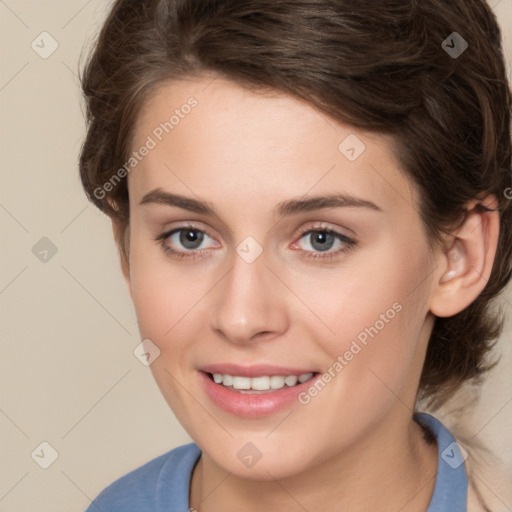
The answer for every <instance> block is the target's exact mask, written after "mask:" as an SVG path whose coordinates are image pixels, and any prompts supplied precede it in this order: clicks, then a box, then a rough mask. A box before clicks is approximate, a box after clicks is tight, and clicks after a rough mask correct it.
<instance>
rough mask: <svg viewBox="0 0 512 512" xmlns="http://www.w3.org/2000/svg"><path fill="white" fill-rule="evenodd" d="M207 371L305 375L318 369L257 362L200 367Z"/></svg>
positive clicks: (245, 374)
mask: <svg viewBox="0 0 512 512" xmlns="http://www.w3.org/2000/svg"><path fill="white" fill-rule="evenodd" d="M199 370H200V371H202V372H206V373H222V374H224V373H227V374H228V375H238V376H240V377H261V376H264V375H268V376H272V375H283V376H284V377H286V376H287V375H297V377H298V376H299V375H303V374H304V373H310V372H311V373H316V372H317V370H312V369H311V368H308V369H304V368H290V367H284V366H273V365H268V364H256V365H252V366H240V365H237V364H229V363H225V364H209V365H206V366H202V367H201V368H199Z"/></svg>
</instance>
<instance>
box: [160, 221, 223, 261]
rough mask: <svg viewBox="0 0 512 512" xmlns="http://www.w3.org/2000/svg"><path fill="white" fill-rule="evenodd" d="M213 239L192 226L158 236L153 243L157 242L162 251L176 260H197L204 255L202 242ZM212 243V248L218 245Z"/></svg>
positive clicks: (181, 227)
mask: <svg viewBox="0 0 512 512" xmlns="http://www.w3.org/2000/svg"><path fill="white" fill-rule="evenodd" d="M208 239H211V240H213V238H212V237H211V236H210V235H208V233H206V232H205V231H203V230H201V229H199V228H197V227H196V226H193V225H187V226H180V227H177V228H175V229H172V230H171V231H167V232H165V233H162V234H161V235H158V236H157V237H156V238H155V241H157V242H159V243H160V245H161V246H162V249H163V250H164V251H165V252H166V253H168V254H172V255H173V256H175V257H177V258H189V257H192V258H199V257H202V256H204V255H205V253H206V252H207V251H205V250H204V249H205V247H204V246H203V247H202V248H201V246H202V244H203V242H207V241H208ZM213 241H214V244H213V246H218V245H219V244H218V243H217V242H215V240H213Z"/></svg>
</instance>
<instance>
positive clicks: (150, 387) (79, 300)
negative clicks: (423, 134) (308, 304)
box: [0, 0, 512, 512]
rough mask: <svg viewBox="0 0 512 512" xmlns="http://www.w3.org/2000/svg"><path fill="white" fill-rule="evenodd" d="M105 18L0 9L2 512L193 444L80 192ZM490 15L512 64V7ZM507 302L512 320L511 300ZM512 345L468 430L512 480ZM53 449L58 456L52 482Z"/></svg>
mask: <svg viewBox="0 0 512 512" xmlns="http://www.w3.org/2000/svg"><path fill="white" fill-rule="evenodd" d="M109 5H110V2H105V1H104V0H89V1H86V0H60V1H50V0H38V1H36V0H32V1H28V0H26V1H23V0H0V20H1V21H0V38H1V50H0V51H1V60H0V62H1V69H0V119H1V121H0V130H1V148H0V149H1V160H0V165H1V184H0V225H1V233H2V235H1V253H0V254H1V256H0V258H1V260H0V262H1V264H0V336H1V350H0V389H1V395H0V439H1V441H0V442H1V452H0V461H1V462H0V512H17V511H24V512H28V511H40V512H50V511H51V512H57V511H76V512H80V511H82V510H84V509H85V508H86V507H87V506H88V504H89V503H90V501H91V499H93V498H94V497H95V496H96V495H97V493H98V492H99V491H100V490H101V489H103V488H104V487H105V486H106V485H107V484H109V483H110V482H112V481H113V480H114V479H115V478H117V477H119V476H121V475H122V474H124V473H126V472H127V471H129V470H131V469H133V468H135V467H137V466H139V465H141V464H142V463H143V462H145V461H147V460H149V459H151V458H153V457H155V456H157V455H159V454H161V453H164V452H165V451H167V450H169V449H171V448H173V447H174V446H177V445H180V444H183V443H186V442H189V438H188V436H187V434H186V433H185V432H184V431H183V429H182V428H181V426H180V425H179V424H178V423H177V421H176V420H175V419H174V417H173V415H172V413H171V412H170V411H169V409H168V407H167V405H166V404H165V402H164V400H163V398H162V397H161V395H160V392H159V390H158V388H157V387H156V385H155V384H154V382H153V380H152V377H151V374H150V371H149V369H148V368H146V367H144V366H143V365H142V364H141V363H140V362H139V360H138V359H136V358H135V357H134V355H133V353H132V351H133V349H134V348H135V347H136V346H137V345H138V344H139V342H140V339H139V336H138V332H137V325H136V321H135V315H134V312H133V308H132V304H131V302H130V299H129V296H128V293H127V290H126V289H125V285H124V281H123V280H122V277H121V273H120V270H119V267H118V262H117V254H116V250H115V246H114V243H113V240H112V237H111V231H110V225H109V222H108V220H107V218H106V217H104V216H103V215H102V214H100V213H99V212H98V211H96V210H95V209H94V207H93V206H92V205H89V204H88V202H87V200H86V198H85V196H84V194H83V192H82V189H81V186H80V183H79V178H78V171H77V155H78V151H79V148H80V144H81V140H82V138H83V136H84V121H83V115H82V106H81V105H82V104H81V100H80V95H79V88H78V80H77V76H76V72H77V69H78V57H79V55H80V52H81V49H82V47H83V46H84V45H86V44H87V43H88V42H90V41H91V40H92V38H93V37H94V35H95V33H96V31H97V30H98V28H99V26H100V25H101V22H102V20H103V19H104V16H105V14H106V12H107V8H108V6H109ZM493 6H494V8H495V11H496V13H497V14H498V17H499V19H500V22H501V23H502V27H503V32H504V38H505V44H506V46H507V59H508V61H509V63H510V62H511V55H512V0H501V1H498V0H494V2H493ZM44 31H46V32H48V33H49V34H50V35H51V37H53V38H54V39H55V40H56V41H57V43H58V45H59V46H58V49H57V50H56V51H55V52H54V53H53V54H52V55H51V56H50V57H49V58H47V59H43V58H41V57H40V56H39V54H38V53H36V52H35V51H34V50H33V49H32V47H31V43H32V41H34V40H36V42H37V41H40V38H39V39H37V37H38V36H39V34H41V32H44ZM44 37H48V36H44ZM45 41H46V43H45V48H46V49H48V48H50V40H49V39H45ZM43 50H44V49H43V48H41V49H40V51H43ZM43 237H47V238H49V239H50V240H51V241H52V243H53V244H54V245H55V246H56V248H57V253H56V254H55V255H54V256H53V257H52V256H51V253H49V254H48V256H47V258H48V261H47V262H42V261H40V260H39V259H38V258H37V257H36V255H35V254H34V253H33V251H32V248H33V247H34V245H35V244H36V243H38V241H39V240H40V239H41V238H43ZM43 243H44V242H43ZM40 256H42V255H40ZM502 302H503V303H504V304H505V305H506V307H507V308H508V311H509V313H510V316H511V317H512V306H511V303H512V298H511V294H510V293H509V294H508V296H507V298H504V299H503V300H502ZM511 338H512V319H511V318H509V320H508V324H507V329H506V332H505V334H504V336H503V340H502V343H501V350H502V352H503V354H504V357H503V360H502V364H500V366H499V367H498V369H497V370H496V371H495V373H494V374H493V375H492V377H491V378H490V380H489V381H488V382H487V383H486V385H485V386H484V394H483V398H482V400H481V402H480V404H479V406H478V408H477V409H476V410H475V412H474V414H472V416H471V418H470V419H468V422H467V426H468V428H469V429H470V430H471V431H472V432H473V433H474V434H476V433H478V438H479V439H481V440H483V441H485V442H487V443H489V444H490V445H491V446H492V447H493V448H494V450H496V452H498V453H500V454H502V455H503V457H504V459H505V460H506V461H507V462H508V464H510V465H511V466H512V441H511V439H510V432H511V431H512V371H511V369H512V350H511V345H512V343H511V341H512V340H511ZM507 432H508V435H507ZM43 441H46V442H48V443H50V445H51V446H52V447H53V448H54V449H55V450H56V451H57V452H58V458H57V459H56V460H55V462H54V463H53V464H52V465H51V466H50V467H48V469H42V468H41V467H40V466H39V465H38V463H39V464H41V463H44V462H45V461H46V462H48V461H49V460H50V459H49V457H50V455H51V451H50V449H48V448H47V447H46V448H45V447H44V446H43V447H42V448H41V447H39V445H40V443H41V442H43ZM34 450H35V452H34ZM41 450H42V451H41ZM33 452H34V455H33V456H31V454H32V453H33ZM503 510H512V503H506V504H505V503H504V506H503Z"/></svg>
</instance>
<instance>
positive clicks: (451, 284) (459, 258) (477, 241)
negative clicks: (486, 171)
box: [430, 196, 499, 317]
mask: <svg viewBox="0 0 512 512" xmlns="http://www.w3.org/2000/svg"><path fill="white" fill-rule="evenodd" d="M496 205H497V201H496V198H495V197H494V196H488V197H487V198H485V199H483V200H482V201H480V202H479V201H475V202H473V203H472V204H471V205H468V213H467V216H466V219H465V221H464V223H463V224H462V226H460V227H459V228H458V229H457V230H456V231H455V232H454V233H452V235H451V242H450V243H449V244H447V246H446V247H445V248H444V250H442V251H441V250H440V252H439V256H438V258H439V264H438V268H439V269H440V272H441V274H440V276H439V278H438V282H437V283H436V284H435V288H434V289H433V293H432V298H431V307H430V310H431V312H432V313H433V314H434V315H436V316H439V317H450V316H453V315H456V314H457V313H460V312H461V311H462V310H463V309H465V308H466V307H467V306H469V305H470V304H471V303H472V302H473V301H474V300H475V299H476V298H477V297H478V296H479V295H480V293H481V292H482V290H483V289H484V288H485V286H486V285H487V282H488V280H489V277H490V275H491V271H492V267H493V263H494V257H495V255H496V249H497V245H498V237H499V213H498V211H497V209H496ZM438 275H439V274H438Z"/></svg>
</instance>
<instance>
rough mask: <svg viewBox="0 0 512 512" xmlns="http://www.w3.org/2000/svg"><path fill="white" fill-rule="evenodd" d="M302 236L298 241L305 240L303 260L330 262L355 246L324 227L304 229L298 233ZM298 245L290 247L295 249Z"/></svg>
mask: <svg viewBox="0 0 512 512" xmlns="http://www.w3.org/2000/svg"><path fill="white" fill-rule="evenodd" d="M300 234H301V235H302V236H301V238H300V240H302V239H304V240H306V242H307V243H306V244H305V246H306V249H304V251H305V255H304V256H305V258H313V259H317V258H320V259H324V260H331V259H333V258H334V257H336V256H340V255H341V254H343V253H346V252H348V251H349V250H351V249H353V248H354V247H355V245H356V242H355V240H352V239H351V238H349V237H348V236H346V235H344V234H343V233H340V232H338V231H336V230H334V229H330V228H326V227H324V226H315V227H312V228H311V227H310V228H309V229H308V228H306V229H305V230H302V231H301V233H300ZM298 246H299V244H297V243H295V244H293V245H292V247H293V248H297V247H298ZM336 246H337V247H338V249H337V250H335V251H331V249H332V248H333V247H336Z"/></svg>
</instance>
